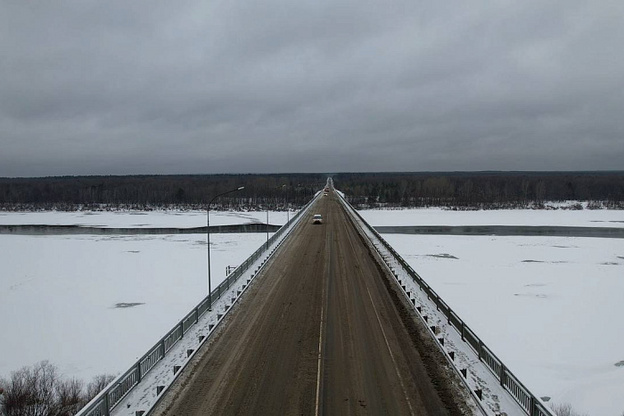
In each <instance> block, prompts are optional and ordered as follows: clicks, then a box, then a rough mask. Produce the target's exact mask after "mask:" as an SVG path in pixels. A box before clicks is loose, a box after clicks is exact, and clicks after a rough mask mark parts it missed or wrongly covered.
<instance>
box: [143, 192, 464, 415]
mask: <svg viewBox="0 0 624 416" xmlns="http://www.w3.org/2000/svg"><path fill="white" fill-rule="evenodd" d="M315 213H320V214H322V215H323V218H324V222H323V224H320V225H318V224H316V225H315V224H312V221H311V217H312V214H315ZM289 239H290V240H289V241H288V242H287V243H286V244H284V245H283V246H282V248H281V249H280V251H279V252H278V253H276V256H275V257H274V259H273V260H272V261H271V263H270V264H269V266H268V267H267V268H266V271H265V272H264V273H263V274H262V275H261V276H258V277H257V279H256V281H255V283H254V284H253V285H252V286H251V287H250V288H249V290H248V291H247V292H246V294H245V296H244V297H243V299H241V301H240V302H239V303H238V304H237V305H236V307H235V308H234V309H233V310H232V312H231V313H230V315H229V316H228V318H226V319H227V320H228V322H227V324H226V325H224V326H222V329H221V330H220V331H219V333H217V334H215V336H214V337H213V339H212V340H211V341H210V342H209V343H207V344H206V345H205V346H204V347H203V350H202V351H200V353H199V354H197V356H196V358H195V360H194V362H192V363H190V364H189V366H187V368H186V369H185V370H184V372H183V374H182V375H181V376H180V378H179V379H178V380H177V381H176V383H175V384H174V386H172V388H171V389H170V390H169V391H168V392H167V394H166V396H165V397H164V398H163V399H162V400H161V402H160V403H159V405H158V407H157V408H156V409H155V411H154V413H153V414H156V415H178V416H193V415H349V414H353V415H356V414H357V415H359V414H373V415H460V414H465V412H466V410H465V403H464V404H462V399H461V396H462V394H461V393H458V388H457V387H456V384H454V383H451V382H448V381H447V380H446V375H447V374H448V371H447V370H448V369H446V370H445V369H444V368H442V367H443V364H441V363H443V361H444V360H443V359H441V355H440V354H439V353H437V352H435V351H434V350H435V347H432V346H431V345H428V344H427V342H426V340H424V341H423V340H419V335H418V333H419V332H420V336H421V337H422V334H424V332H421V331H420V330H418V329H414V325H415V324H414V322H416V321H413V322H411V321H412V320H413V318H412V317H411V316H409V313H407V312H406V308H402V306H401V302H400V301H398V300H397V296H396V294H393V291H392V289H391V286H390V285H389V283H388V282H389V280H388V279H387V277H386V276H384V274H383V273H382V272H381V271H380V268H379V267H378V264H377V263H376V262H375V260H374V259H373V257H372V256H371V255H370V252H369V250H368V248H367V246H366V245H365V244H364V242H363V241H362V239H361V238H360V236H359V235H358V233H357V231H356V229H355V227H354V226H353V224H352V223H351V222H350V221H349V220H348V217H347V214H346V213H345V211H344V208H343V207H342V205H341V204H340V202H339V201H338V199H337V196H335V195H334V194H333V193H330V194H329V196H325V197H322V198H320V200H319V201H318V202H316V205H315V206H314V207H312V210H311V212H310V213H309V214H307V217H306V218H304V219H303V220H302V222H301V223H300V225H299V226H298V227H297V228H296V229H295V230H293V234H292V235H291V237H289ZM406 322H407V323H406ZM425 337H426V335H425ZM436 354H438V355H439V356H437V355H436ZM445 371H446V372H445ZM462 406H464V407H462Z"/></svg>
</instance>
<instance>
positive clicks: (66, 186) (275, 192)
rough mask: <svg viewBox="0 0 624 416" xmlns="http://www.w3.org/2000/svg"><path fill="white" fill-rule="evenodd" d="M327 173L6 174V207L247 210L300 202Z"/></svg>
mask: <svg viewBox="0 0 624 416" xmlns="http://www.w3.org/2000/svg"><path fill="white" fill-rule="evenodd" d="M325 182H326V176H325V175H319V174H296V175H174V176H157V175H154V176H66V177H46V178H0V209H4V210H23V209H58V210H76V209H101V208H103V207H117V208H131V209H153V208H166V207H172V206H176V207H178V208H180V207H182V208H184V207H187V208H189V209H196V208H206V206H207V204H208V202H209V201H210V200H211V199H212V198H213V197H214V196H216V195H219V194H221V193H224V192H227V191H230V190H233V189H236V188H238V187H240V186H244V187H245V189H243V190H241V191H237V192H234V193H231V194H228V195H225V196H223V197H221V198H219V199H217V200H215V201H214V203H213V204H212V205H211V209H227V208H233V207H235V208H237V209H242V210H256V209H261V210H264V209H276V210H283V209H285V208H286V205H287V204H288V205H290V206H291V207H297V206H301V205H303V204H305V203H306V202H308V201H309V200H310V199H311V198H312V196H313V195H314V193H315V192H316V191H318V190H319V189H320V188H322V187H323V186H324V184H325Z"/></svg>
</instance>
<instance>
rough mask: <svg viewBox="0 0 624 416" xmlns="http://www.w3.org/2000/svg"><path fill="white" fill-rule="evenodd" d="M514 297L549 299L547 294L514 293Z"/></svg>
mask: <svg viewBox="0 0 624 416" xmlns="http://www.w3.org/2000/svg"><path fill="white" fill-rule="evenodd" d="M514 296H522V297H527V298H537V299H547V298H548V295H546V294H545V293H514Z"/></svg>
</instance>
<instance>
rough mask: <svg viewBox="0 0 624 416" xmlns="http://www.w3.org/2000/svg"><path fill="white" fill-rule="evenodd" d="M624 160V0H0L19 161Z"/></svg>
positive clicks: (104, 168)
mask: <svg viewBox="0 0 624 416" xmlns="http://www.w3.org/2000/svg"><path fill="white" fill-rule="evenodd" d="M606 169H609V170H622V169H624V2H622V1H618V0H584V1H577V0H566V1H560V0H558V1H550V0H518V1H506V0H500V1H473V0H446V1H433V0H431V1H422V0H386V1H378V0H377V1H369V0H331V1H328V0H296V1H293V0H262V1H258V0H244V1H237V0H211V1H194V0H176V1H157V0H149V1H143V0H132V1H128V0H106V1H102V0H75V1H64V0H59V1H21V0H16V1H13V0H0V176H48V175H83V174H134V173H140V174H150V173H157V174H168V173H173V174H178V173H237V172H241V173H264V172H345V171H429V170H433V171H449V170H606Z"/></svg>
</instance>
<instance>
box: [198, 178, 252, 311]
mask: <svg viewBox="0 0 624 416" xmlns="http://www.w3.org/2000/svg"><path fill="white" fill-rule="evenodd" d="M242 189H245V187H244V186H239V187H238V188H236V189H232V190H230V191H227V192H223V193H221V194H219V195H215V196H214V197H213V198H212V199H211V200H210V201H209V202H208V206H207V207H206V242H207V243H208V244H207V246H208V250H207V252H208V302H209V306H208V310H209V311H210V310H212V297H211V296H210V295H211V294H212V287H211V285H210V204H212V202H213V201H214V200H215V199H217V198H219V197H220V196H223V195H227V194H231V193H232V192H236V191H240V190H242Z"/></svg>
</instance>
